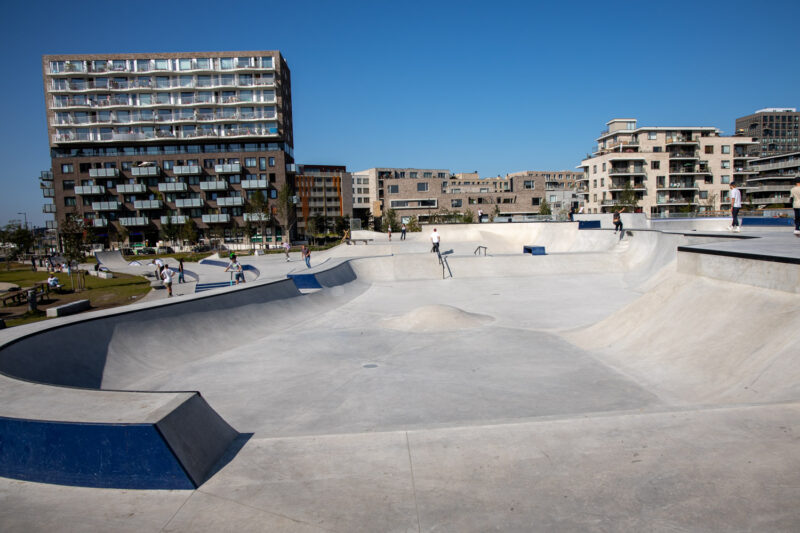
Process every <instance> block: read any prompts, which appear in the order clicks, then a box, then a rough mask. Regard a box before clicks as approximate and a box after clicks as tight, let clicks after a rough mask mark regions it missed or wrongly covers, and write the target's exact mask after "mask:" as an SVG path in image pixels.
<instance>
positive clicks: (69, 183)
mask: <svg viewBox="0 0 800 533" xmlns="http://www.w3.org/2000/svg"><path fill="white" fill-rule="evenodd" d="M61 188H62V189H63V190H65V191H72V190H74V189H75V181H74V180H64V181H62V182H61Z"/></svg>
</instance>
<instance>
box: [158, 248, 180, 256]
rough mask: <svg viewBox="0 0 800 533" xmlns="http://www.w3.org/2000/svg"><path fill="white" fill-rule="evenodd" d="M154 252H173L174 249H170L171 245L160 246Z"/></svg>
mask: <svg viewBox="0 0 800 533" xmlns="http://www.w3.org/2000/svg"><path fill="white" fill-rule="evenodd" d="M156 253H157V254H159V255H161V254H174V253H175V250H173V249H172V246H162V247H160V248H157V249H156Z"/></svg>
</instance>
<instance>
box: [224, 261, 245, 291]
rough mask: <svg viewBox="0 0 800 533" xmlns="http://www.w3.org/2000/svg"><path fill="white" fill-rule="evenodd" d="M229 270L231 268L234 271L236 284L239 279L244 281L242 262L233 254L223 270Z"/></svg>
mask: <svg viewBox="0 0 800 533" xmlns="http://www.w3.org/2000/svg"><path fill="white" fill-rule="evenodd" d="M229 270H233V272H234V273H235V276H234V279H236V285H238V284H239V282H240V281H241V282H242V283H244V269H243V268H242V264H241V263H240V262H239V260H238V259H236V256H235V255H232V256H231V262H230V263H228V266H226V267H225V272H228V271H229Z"/></svg>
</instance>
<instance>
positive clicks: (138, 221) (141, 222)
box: [119, 217, 150, 228]
mask: <svg viewBox="0 0 800 533" xmlns="http://www.w3.org/2000/svg"><path fill="white" fill-rule="evenodd" d="M119 223H120V224H122V225H123V226H125V227H126V228H129V227H131V226H148V225H149V224H150V219H149V218H147V217H120V219H119Z"/></svg>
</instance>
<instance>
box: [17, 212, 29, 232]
mask: <svg viewBox="0 0 800 533" xmlns="http://www.w3.org/2000/svg"><path fill="white" fill-rule="evenodd" d="M17 214H18V215H22V216H24V217H25V229H28V213H21V212H20V213H17Z"/></svg>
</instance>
